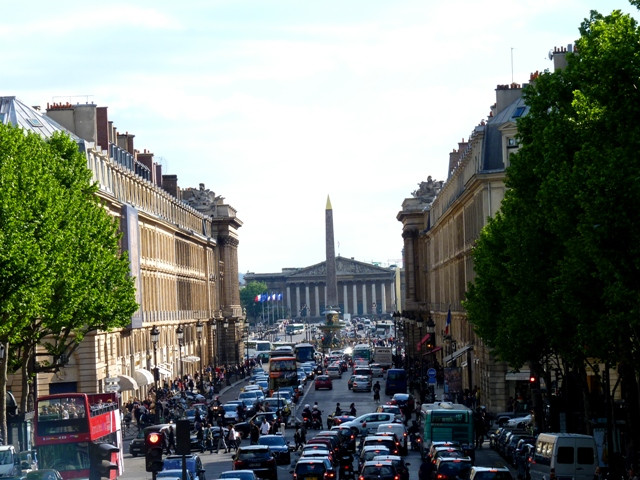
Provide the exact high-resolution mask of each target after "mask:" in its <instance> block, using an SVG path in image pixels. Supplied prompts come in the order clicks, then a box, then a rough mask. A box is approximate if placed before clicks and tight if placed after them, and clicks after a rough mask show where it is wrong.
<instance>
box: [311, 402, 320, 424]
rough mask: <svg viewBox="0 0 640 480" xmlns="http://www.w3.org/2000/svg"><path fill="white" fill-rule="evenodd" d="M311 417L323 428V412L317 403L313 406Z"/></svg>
mask: <svg viewBox="0 0 640 480" xmlns="http://www.w3.org/2000/svg"><path fill="white" fill-rule="evenodd" d="M311 418H312V419H313V423H314V424H316V425H317V426H318V428H322V413H321V412H320V409H319V408H318V406H317V405H314V406H313V410H311Z"/></svg>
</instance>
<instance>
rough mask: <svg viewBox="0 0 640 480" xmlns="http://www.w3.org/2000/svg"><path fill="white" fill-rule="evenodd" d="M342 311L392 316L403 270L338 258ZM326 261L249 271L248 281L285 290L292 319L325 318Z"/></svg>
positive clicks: (272, 288)
mask: <svg viewBox="0 0 640 480" xmlns="http://www.w3.org/2000/svg"><path fill="white" fill-rule="evenodd" d="M336 276H337V281H338V305H339V307H340V313H342V314H344V313H348V314H351V315H352V316H365V315H367V316H373V317H376V316H389V315H391V313H393V312H394V311H395V309H396V308H397V299H398V298H399V288H400V273H399V269H398V268H395V267H391V268H383V267H378V266H376V265H371V264H368V263H364V262H359V261H357V260H354V259H349V258H345V257H340V256H338V257H336ZM326 277H327V267H326V262H321V263H317V264H315V265H311V266H309V267H304V268H290V269H283V270H282V272H280V273H246V274H245V276H244V279H245V282H252V281H256V282H264V283H266V284H267V287H268V289H269V291H275V292H282V293H283V302H284V305H285V310H286V312H287V314H288V316H289V317H290V318H299V317H308V319H309V320H312V321H319V320H322V319H324V315H323V313H322V312H324V311H325V306H326V305H327V296H326Z"/></svg>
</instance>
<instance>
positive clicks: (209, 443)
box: [204, 423, 213, 454]
mask: <svg viewBox="0 0 640 480" xmlns="http://www.w3.org/2000/svg"><path fill="white" fill-rule="evenodd" d="M212 428H213V427H212V426H211V424H210V423H205V424H204V444H205V447H206V448H207V449H208V450H209V453H210V454H211V453H213V431H212V430H211V429H212Z"/></svg>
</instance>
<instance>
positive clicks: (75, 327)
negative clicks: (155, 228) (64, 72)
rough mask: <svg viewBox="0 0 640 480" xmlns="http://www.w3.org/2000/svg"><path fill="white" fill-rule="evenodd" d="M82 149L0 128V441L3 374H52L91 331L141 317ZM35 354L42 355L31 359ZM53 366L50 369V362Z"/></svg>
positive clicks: (27, 377)
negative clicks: (0, 351)
mask: <svg viewBox="0 0 640 480" xmlns="http://www.w3.org/2000/svg"><path fill="white" fill-rule="evenodd" d="M97 188H98V187H97V185H95V184H94V183H92V181H91V171H90V170H89V169H88V168H87V160H86V157H85V155H84V154H83V153H81V152H80V151H79V148H78V145H77V144H76V143H75V142H74V141H73V140H72V139H70V138H69V137H68V136H67V135H65V134H63V133H55V134H54V135H53V136H52V137H51V138H50V139H49V140H44V139H42V138H41V137H40V136H39V135H37V134H35V133H31V132H25V131H24V130H22V129H21V128H19V127H17V126H11V125H2V124H0V318H1V321H0V345H2V346H3V347H4V353H5V354H4V357H3V358H2V359H0V429H1V431H0V435H1V436H2V441H3V442H6V441H7V424H6V395H5V392H6V385H7V374H11V373H16V372H22V392H23V394H22V400H21V411H22V412H25V411H26V410H27V400H28V398H30V399H31V400H32V401H33V400H35V395H36V392H33V391H32V390H30V389H31V388H32V387H33V378H34V376H35V375H36V374H37V373H40V372H53V371H57V370H58V369H59V368H60V367H61V366H63V365H64V363H65V361H66V359H68V358H69V356H70V355H71V354H72V353H73V352H74V351H75V349H76V348H77V347H78V345H79V343H80V342H81V341H82V339H83V338H84V337H85V336H86V335H87V334H88V333H90V332H94V331H97V330H110V329H113V328H120V327H125V326H127V325H129V324H130V322H131V315H132V314H133V313H134V312H135V311H136V309H137V308H138V306H137V303H136V301H135V287H134V284H133V279H132V278H131V276H130V272H129V262H128V257H127V254H126V252H121V250H120V245H119V238H120V234H119V231H118V224H117V222H116V220H115V219H114V218H113V217H112V216H111V215H110V214H109V213H108V210H107V208H106V207H105V206H104V205H102V204H101V202H100V200H99V198H98V196H97V195H96V192H97ZM36 347H39V353H36ZM52 359H53V360H52Z"/></svg>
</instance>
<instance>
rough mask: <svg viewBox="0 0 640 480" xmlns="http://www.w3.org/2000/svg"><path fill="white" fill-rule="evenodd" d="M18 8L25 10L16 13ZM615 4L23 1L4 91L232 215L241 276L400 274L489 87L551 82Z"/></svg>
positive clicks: (618, 2)
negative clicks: (134, 152)
mask: <svg viewBox="0 0 640 480" xmlns="http://www.w3.org/2000/svg"><path fill="white" fill-rule="evenodd" d="M18 3H19V4H18ZM593 9H596V10H598V11H599V12H600V13H604V14H608V13H610V12H611V11H612V10H614V9H620V10H622V11H623V12H625V13H630V14H632V15H633V16H634V17H635V18H638V17H639V16H638V12H637V10H636V9H635V7H632V6H631V5H629V3H628V2H627V1H625V0H599V1H597V0H564V1H562V2H558V1H557V0H485V1H482V2H478V1H477V0H448V1H446V2H442V1H435V0H393V1H390V0H324V1H311V0H186V1H182V2H175V1H171V2H169V1H165V0H154V1H137V0H128V1H126V2H119V1H118V0H115V1H112V2H96V1H86V0H84V1H82V2H80V1H65V0H59V1H56V2H52V1H50V0H33V1H31V2H13V3H12V4H11V7H5V9H4V10H5V15H3V17H2V19H1V20H0V58H2V59H3V63H4V68H3V69H2V73H1V74H0V95H3V96H15V97H17V98H18V99H19V100H21V101H22V102H24V103H27V104H28V105H40V106H42V107H43V109H44V108H45V107H46V104H47V103H53V102H67V101H69V102H71V103H86V102H89V103H95V104H96V105H98V106H106V107H108V112H109V119H110V120H111V121H113V122H114V125H115V126H116V128H117V129H118V131H120V132H121V133H124V132H129V133H132V134H134V135H135V147H136V149H138V150H140V151H142V150H144V149H146V150H148V151H151V152H153V153H154V156H155V160H156V162H159V163H161V164H162V166H163V173H164V174H175V175H177V176H178V184H179V186H180V187H181V188H187V187H195V188H197V187H198V185H199V184H200V183H204V184H205V187H206V188H207V189H210V190H212V191H214V192H215V193H216V195H221V196H223V197H224V198H225V201H226V203H228V204H230V205H231V206H232V207H234V208H235V209H236V210H237V215H238V218H239V219H240V220H241V221H242V222H243V226H242V227H241V229H240V230H239V236H240V237H239V239H240V244H239V252H238V257H239V258H238V260H239V272H240V273H245V272H255V273H272V272H280V271H281V270H282V269H283V268H292V267H294V268H302V267H306V266H310V265H313V264H316V263H319V262H322V261H324V259H325V206H326V204H327V197H329V198H330V199H331V205H332V207H333V219H334V232H335V234H334V235H335V243H336V245H335V248H336V253H337V254H339V255H341V256H343V257H348V258H354V259H356V260H359V261H362V262H368V263H378V264H380V265H381V266H388V265H393V264H397V265H401V261H402V248H403V240H402V225H401V223H400V222H398V220H397V219H396V216H397V214H398V212H399V211H400V210H401V208H402V202H403V200H404V199H405V198H409V197H411V194H412V192H414V191H415V190H416V189H417V188H418V185H419V183H420V182H421V181H426V180H427V178H428V177H429V176H431V177H432V178H433V179H434V180H445V181H446V179H447V167H448V161H449V153H450V152H451V151H452V150H453V149H456V148H457V146H458V142H460V141H462V140H466V139H468V137H469V134H470V133H471V131H472V130H473V128H474V127H475V126H476V125H478V124H479V123H480V122H481V121H482V120H483V119H486V118H487V116H488V114H489V110H490V106H491V105H492V104H493V103H495V88H496V86H497V85H501V84H509V83H511V82H516V83H520V84H522V83H526V82H528V79H529V75H530V74H531V73H532V72H535V71H543V70H545V69H549V70H552V68H553V65H552V62H551V61H550V60H549V58H548V54H549V51H550V50H552V49H553V48H554V47H566V46H567V45H568V44H572V43H573V42H574V41H575V40H576V39H577V38H578V37H579V27H580V24H581V22H582V21H583V20H584V19H585V18H587V17H589V12H590V10H593Z"/></svg>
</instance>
